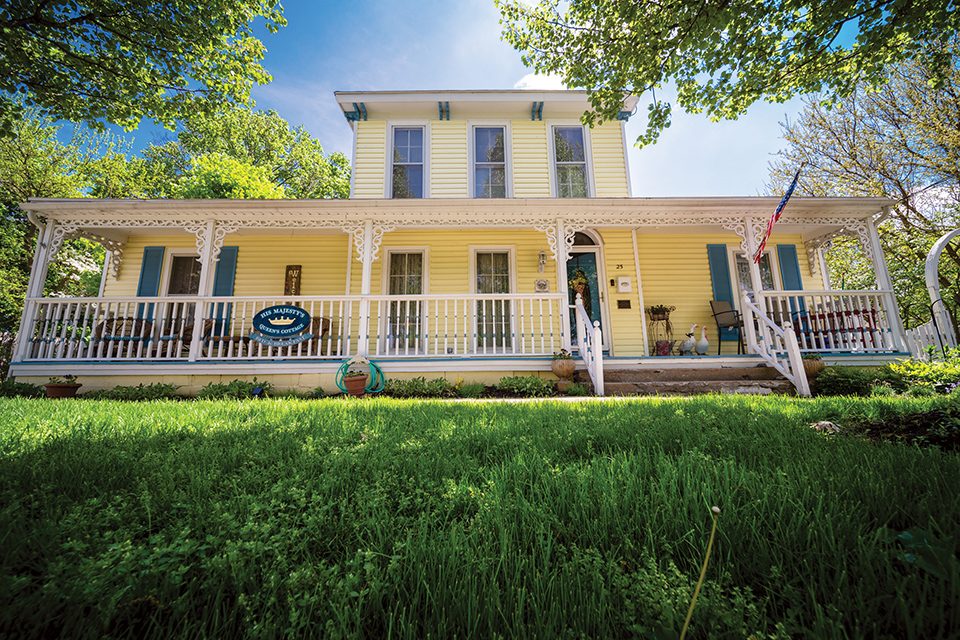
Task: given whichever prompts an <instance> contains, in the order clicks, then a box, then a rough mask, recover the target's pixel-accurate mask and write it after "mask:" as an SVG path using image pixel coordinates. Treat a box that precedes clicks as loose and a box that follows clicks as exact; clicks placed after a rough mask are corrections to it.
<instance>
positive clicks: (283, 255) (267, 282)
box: [104, 234, 352, 297]
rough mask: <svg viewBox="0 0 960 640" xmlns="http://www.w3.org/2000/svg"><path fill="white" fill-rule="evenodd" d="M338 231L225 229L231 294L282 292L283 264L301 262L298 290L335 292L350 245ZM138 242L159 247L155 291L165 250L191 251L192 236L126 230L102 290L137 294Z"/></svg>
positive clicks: (119, 294) (140, 251)
mask: <svg viewBox="0 0 960 640" xmlns="http://www.w3.org/2000/svg"><path fill="white" fill-rule="evenodd" d="M349 240H350V238H349V236H347V235H342V236H339V235H338V236H300V237H290V236H242V235H234V234H231V235H228V236H227V239H226V241H225V242H224V246H235V247H237V248H238V250H237V273H236V277H235V280H234V295H237V296H274V295H282V294H283V284H284V278H285V276H286V267H287V265H292V264H299V265H301V266H302V267H303V274H302V281H301V288H300V294H301V295H305V296H315V295H316V296H319V295H341V294H342V293H343V292H344V290H345V288H346V261H347V251H348V250H349V249H350V247H352V244H351V243H350V242H349ZM144 247H164V248H165V251H164V273H163V277H162V279H161V282H160V293H161V295H163V293H165V292H166V290H167V278H168V274H167V273H166V269H167V268H168V261H169V256H170V254H171V251H173V252H177V253H196V245H195V244H194V239H193V236H150V237H147V236H132V237H130V238H129V240H128V241H127V246H126V248H125V250H124V259H123V267H122V268H121V270H120V278H119V280H114V279H113V278H109V277H108V278H107V283H106V286H105V287H104V295H105V296H110V297H125V296H135V295H137V285H138V283H139V282H140V266H141V263H142V261H143V249H144Z"/></svg>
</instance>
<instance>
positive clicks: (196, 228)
mask: <svg viewBox="0 0 960 640" xmlns="http://www.w3.org/2000/svg"><path fill="white" fill-rule="evenodd" d="M208 226H209V225H208V222H191V223H190V224H186V225H184V227H183V228H184V230H185V231H186V232H187V233H190V234H193V236H194V237H195V238H196V245H197V255H198V256H199V257H198V258H197V262H199V263H201V264H203V255H204V249H205V248H206V246H207V243H208V242H209V241H210V239H209V238H208V237H207V230H208ZM239 228H240V225H238V224H217V222H216V220H214V222H213V244H212V246H211V251H210V263H211V264H215V263H217V262H219V261H220V250H221V249H223V241H224V239H225V238H226V237H227V234H228V233H234V232H236V231H237V229H239Z"/></svg>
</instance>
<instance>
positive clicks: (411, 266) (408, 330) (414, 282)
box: [387, 253, 425, 350]
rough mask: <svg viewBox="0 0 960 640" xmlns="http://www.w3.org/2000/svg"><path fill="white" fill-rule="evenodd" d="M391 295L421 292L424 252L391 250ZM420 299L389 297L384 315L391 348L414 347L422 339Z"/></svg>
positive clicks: (409, 294)
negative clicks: (388, 309) (388, 310)
mask: <svg viewBox="0 0 960 640" xmlns="http://www.w3.org/2000/svg"><path fill="white" fill-rule="evenodd" d="M389 255H390V276H389V278H390V282H389V290H388V291H389V294H390V295H391V296H419V295H421V294H423V254H422V253H390V254H389ZM422 305H423V302H421V301H419V300H391V301H390V312H389V316H388V318H387V323H388V327H387V336H388V340H389V345H388V346H389V348H390V349H397V348H399V349H404V350H407V349H416V348H419V346H420V344H421V342H422V340H421V337H420V336H421V327H422V325H423V318H422V315H423V314H422V311H424V310H425V309H424V308H423V306H422Z"/></svg>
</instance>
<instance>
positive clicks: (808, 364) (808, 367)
mask: <svg viewBox="0 0 960 640" xmlns="http://www.w3.org/2000/svg"><path fill="white" fill-rule="evenodd" d="M826 367H827V365H825V364H823V360H804V361H803V371H804V373H806V374H807V380H813V379H814V378H816V377H817V375H818V374H819V373H820V372H821V371H823V370H824V369H826Z"/></svg>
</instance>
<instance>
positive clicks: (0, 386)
mask: <svg viewBox="0 0 960 640" xmlns="http://www.w3.org/2000/svg"><path fill="white" fill-rule="evenodd" d="M46 395H47V394H46V392H45V391H44V390H43V387H41V386H40V385H38V384H30V383H29V382H16V381H15V380H11V379H9V378H8V379H7V380H4V381H3V382H0V398H13V397H16V396H23V397H24V398H43V397H45V396H46Z"/></svg>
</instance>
